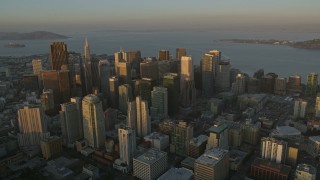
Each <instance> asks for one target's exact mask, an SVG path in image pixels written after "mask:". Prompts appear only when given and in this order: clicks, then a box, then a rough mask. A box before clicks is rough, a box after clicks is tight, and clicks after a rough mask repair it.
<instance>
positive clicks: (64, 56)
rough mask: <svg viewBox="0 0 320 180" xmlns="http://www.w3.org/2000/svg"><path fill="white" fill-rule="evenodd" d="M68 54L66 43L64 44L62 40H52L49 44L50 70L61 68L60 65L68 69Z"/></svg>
mask: <svg viewBox="0 0 320 180" xmlns="http://www.w3.org/2000/svg"><path fill="white" fill-rule="evenodd" d="M68 56H69V55H68V49H67V45H66V44H64V42H54V43H51V44H50V63H51V69H52V70H57V71H58V70H61V67H62V66H64V68H66V69H68V68H69V67H68V66H69V63H68ZM66 69H64V70H66Z"/></svg>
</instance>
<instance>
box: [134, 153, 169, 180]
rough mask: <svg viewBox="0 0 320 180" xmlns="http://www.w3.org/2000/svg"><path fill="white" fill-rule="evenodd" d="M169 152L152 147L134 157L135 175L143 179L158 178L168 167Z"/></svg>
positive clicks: (151, 179)
mask: <svg viewBox="0 0 320 180" xmlns="http://www.w3.org/2000/svg"><path fill="white" fill-rule="evenodd" d="M167 159H168V156H167V153H166V152H163V151H159V150H157V149H154V148H151V149H149V150H148V151H147V152H145V153H144V154H142V155H140V156H138V157H136V158H133V176H135V177H137V178H139V179H142V180H153V179H156V178H158V177H159V176H160V175H161V174H163V173H164V172H165V171H166V169H167Z"/></svg>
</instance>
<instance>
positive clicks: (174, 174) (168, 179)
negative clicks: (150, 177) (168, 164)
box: [158, 168, 193, 180]
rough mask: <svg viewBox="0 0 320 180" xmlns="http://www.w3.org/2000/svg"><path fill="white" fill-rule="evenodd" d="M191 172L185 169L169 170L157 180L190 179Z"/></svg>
mask: <svg viewBox="0 0 320 180" xmlns="http://www.w3.org/2000/svg"><path fill="white" fill-rule="evenodd" d="M192 177H193V172H192V171H191V170H189V169H186V168H171V169H169V170H168V171H167V172H165V173H164V174H163V175H162V176H160V177H159V178H158V180H177V179H191V178H192Z"/></svg>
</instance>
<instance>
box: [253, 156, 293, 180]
mask: <svg viewBox="0 0 320 180" xmlns="http://www.w3.org/2000/svg"><path fill="white" fill-rule="evenodd" d="M290 171H291V167H290V166H287V165H283V164H277V163H275V162H270V161H268V160H264V159H260V158H256V159H255V160H254V161H253V163H252V164H251V171H250V177H251V178H253V179H282V180H287V179H289V175H290Z"/></svg>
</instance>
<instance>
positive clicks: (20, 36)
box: [0, 31, 69, 40]
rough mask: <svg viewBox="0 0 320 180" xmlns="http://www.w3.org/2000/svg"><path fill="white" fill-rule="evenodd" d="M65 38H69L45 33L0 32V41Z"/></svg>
mask: <svg viewBox="0 0 320 180" xmlns="http://www.w3.org/2000/svg"><path fill="white" fill-rule="evenodd" d="M67 38H69V37H67V36H64V35H60V34H56V33H52V32H47V31H34V32H30V33H18V32H0V40H48V39H67Z"/></svg>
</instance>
